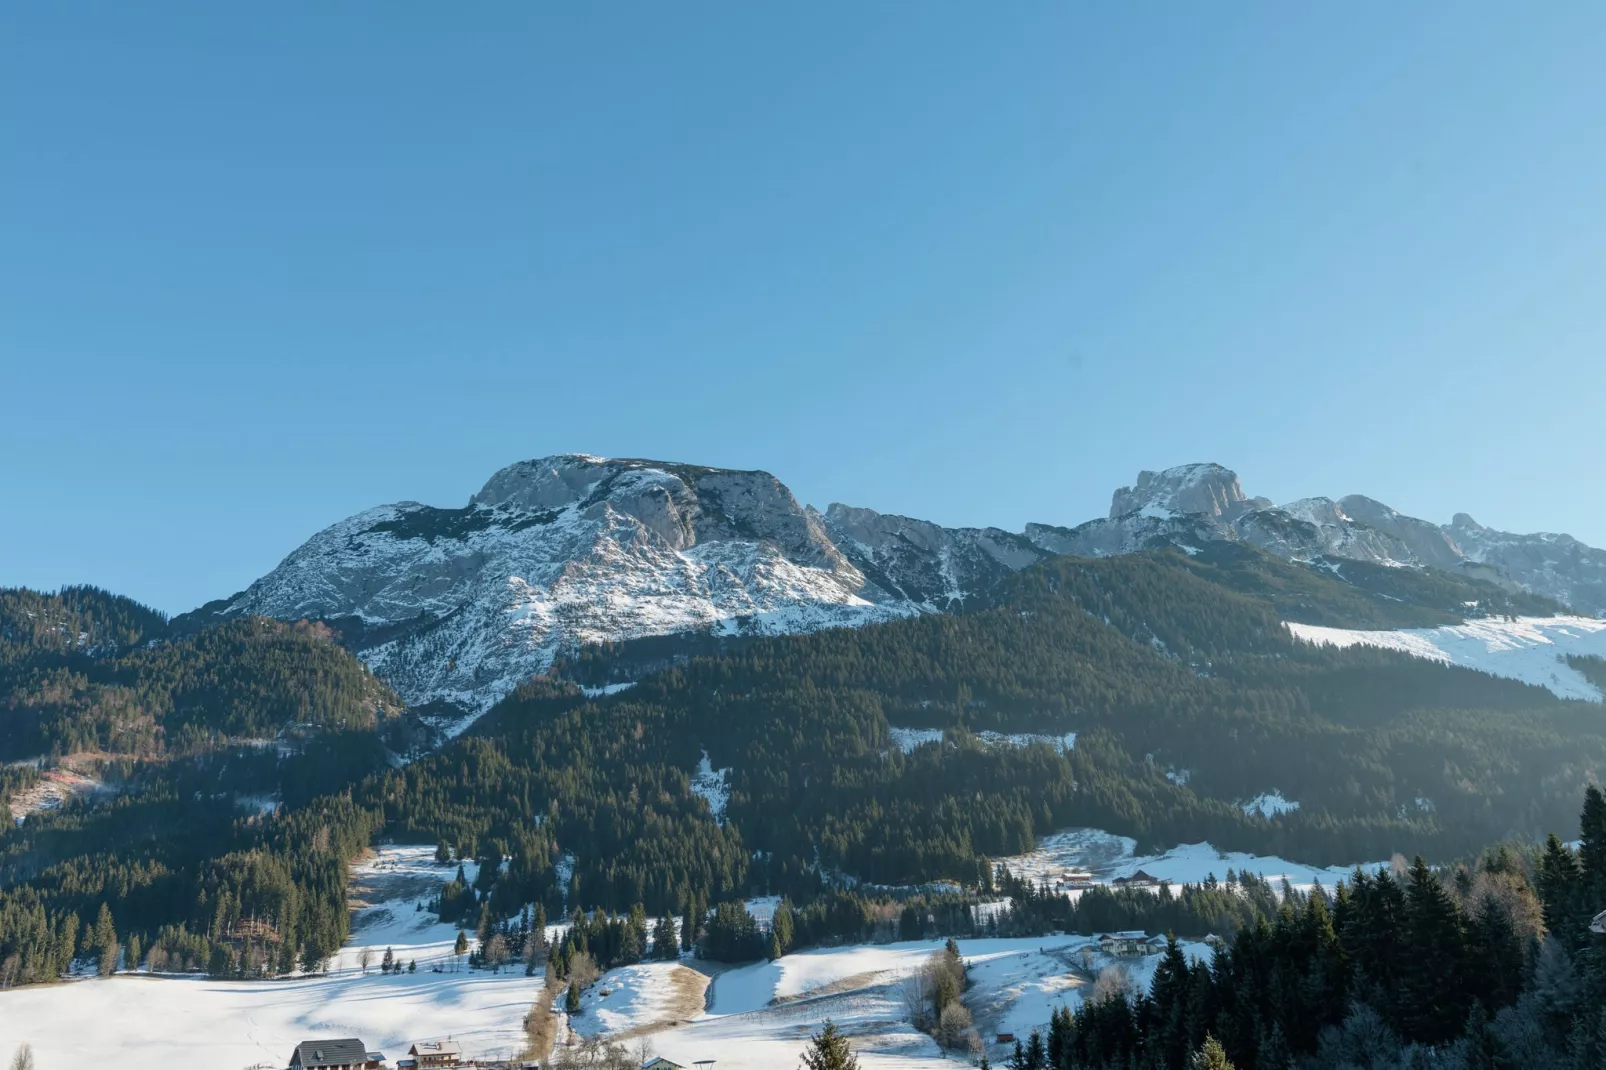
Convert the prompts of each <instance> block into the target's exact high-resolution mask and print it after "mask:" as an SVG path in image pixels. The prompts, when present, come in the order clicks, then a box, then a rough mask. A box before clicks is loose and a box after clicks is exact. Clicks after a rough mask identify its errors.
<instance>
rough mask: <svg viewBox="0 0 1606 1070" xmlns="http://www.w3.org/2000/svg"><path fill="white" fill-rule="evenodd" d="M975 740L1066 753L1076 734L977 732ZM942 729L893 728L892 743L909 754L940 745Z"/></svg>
mask: <svg viewBox="0 0 1606 1070" xmlns="http://www.w3.org/2000/svg"><path fill="white" fill-rule="evenodd" d="M976 738H978V739H980V740H981V741H982V742H983V743H986V744H988V745H989V746H993V747H998V746H1009V747H1025V746H1028V745H1030V744H1032V743H1047V744H1048V745H1049V746H1050V747H1053V748H1055V749H1056V750H1061V751H1068V750H1070V749H1071V748H1072V747H1074V746H1076V733H1075V732H1065V733H1062V734H1060V735H1045V734H1043V733H1038V732H1010V733H1005V732H991V731H987V732H977V733H976ZM941 742H942V729H940V728H893V729H892V743H893V745H894V746H895V747H897V748H898V749H899V750H901V751H903V753H905V754H911V753H913V752H914V750H915V748H916V747H924V746H925V745H926V744H928V743H941Z"/></svg>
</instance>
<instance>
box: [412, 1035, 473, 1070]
mask: <svg viewBox="0 0 1606 1070" xmlns="http://www.w3.org/2000/svg"><path fill="white" fill-rule="evenodd" d="M407 1054H408V1055H409V1056H410V1057H411V1059H412V1065H413V1066H414V1067H416V1068H417V1070H436V1068H437V1067H442V1066H461V1065H462V1064H463V1045H461V1044H459V1043H458V1042H457V1041H455V1040H415V1041H413V1043H412V1046H411V1047H409V1048H408V1049H407Z"/></svg>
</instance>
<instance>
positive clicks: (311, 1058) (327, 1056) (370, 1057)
mask: <svg viewBox="0 0 1606 1070" xmlns="http://www.w3.org/2000/svg"><path fill="white" fill-rule="evenodd" d="M384 1065H385V1057H384V1055H382V1054H381V1053H379V1052H377V1051H369V1050H368V1046H367V1045H366V1044H364V1043H363V1042H362V1041H360V1040H357V1039H355V1038H345V1039H340V1040H303V1041H302V1042H301V1043H300V1044H297V1045H296V1050H295V1053H294V1054H293V1055H291V1056H290V1070H381V1068H382V1067H383V1066H384Z"/></svg>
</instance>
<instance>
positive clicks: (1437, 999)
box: [1400, 855, 1470, 1044]
mask: <svg viewBox="0 0 1606 1070" xmlns="http://www.w3.org/2000/svg"><path fill="white" fill-rule="evenodd" d="M1405 936H1406V943H1407V945H1408V947H1409V950H1410V956H1409V957H1408V958H1407V959H1406V962H1405V970H1404V973H1403V976H1402V977H1401V982H1400V1011H1401V1021H1402V1025H1403V1032H1404V1034H1405V1036H1406V1037H1407V1038H1408V1039H1411V1040H1416V1041H1420V1042H1423V1043H1427V1044H1439V1043H1443V1042H1444V1041H1447V1040H1450V1039H1452V1038H1453V1037H1455V1036H1456V1034H1457V1033H1458V1032H1459V1031H1460V1029H1461V1027H1462V1025H1463V1024H1464V1023H1465V1022H1466V1020H1467V1011H1468V1003H1469V1002H1470V1001H1469V998H1468V996H1467V994H1466V993H1465V992H1464V991H1463V990H1462V989H1461V987H1460V986H1459V985H1458V984H1446V983H1445V979H1446V978H1451V977H1453V978H1461V977H1463V976H1464V973H1463V971H1464V970H1465V968H1466V960H1467V952H1466V932H1465V929H1464V927H1463V922H1462V917H1461V911H1460V910H1459V908H1457V906H1456V905H1455V901H1454V900H1453V899H1451V898H1450V896H1449V893H1447V892H1446V891H1445V890H1444V886H1443V885H1442V884H1440V883H1439V879H1438V877H1437V876H1436V875H1435V874H1434V873H1433V871H1432V870H1430V869H1429V868H1428V865H1427V863H1426V862H1425V861H1423V859H1422V857H1421V856H1420V855H1418V856H1417V858H1416V860H1415V861H1414V862H1412V864H1411V871H1410V878H1409V884H1408V886H1407V888H1406V893H1405Z"/></svg>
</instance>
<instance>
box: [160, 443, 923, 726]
mask: <svg viewBox="0 0 1606 1070" xmlns="http://www.w3.org/2000/svg"><path fill="white" fill-rule="evenodd" d="M873 526H874V525H866V526H865V534H866V537H867V538H868V539H869V540H870V542H869V543H867V544H866V547H867V548H866V549H864V550H862V551H860V550H859V547H858V546H855V547H854V549H855V551H856V554H857V556H858V557H859V558H860V560H862V561H864V562H865V563H866V564H869V563H870V562H872V561H873V560H875V559H876V555H877V553H878V552H879V553H880V554H881V559H883V560H884V561H885V563H886V564H887V566H888V569H890V571H891V573H892V575H895V576H897V577H898V578H897V579H893V578H891V576H889V575H888V573H887V572H882V571H878V572H876V573H875V575H876V576H877V577H878V580H879V582H875V581H871V580H869V579H867V578H866V575H865V572H864V571H863V570H862V569H861V568H860V567H858V566H857V565H856V564H855V563H854V561H853V560H851V559H850V558H849V556H848V555H847V554H844V553H843V551H842V550H841V549H839V548H838V547H837V545H836V544H835V543H834V542H833V541H832V538H831V536H830V535H829V534H828V532H827V530H826V527H827V522H826V520H825V519H824V518H822V517H821V516H820V515H819V514H818V513H817V512H815V511H813V510H809V509H805V508H803V507H802V506H801V505H799V504H798V502H797V499H796V498H794V497H793V496H792V493H791V492H790V491H789V490H787V488H786V487H785V486H784V485H783V484H782V483H781V482H780V481H779V480H778V479H776V478H775V477H774V476H772V475H770V474H769V473H767V472H739V471H731V470H727V469H720V468H706V467H699V466H695V465H683V464H671V463H667V462H661V461H647V460H604V459H602V458H597V457H589V456H584V455H569V456H557V457H546V458H542V459H539V460H533V461H524V462H521V463H518V464H514V465H510V466H509V467H507V468H504V469H502V470H501V471H499V472H497V473H496V474H495V475H493V476H492V477H491V478H490V479H489V480H488V481H486V483H485V486H484V487H483V488H481V489H480V491H479V492H478V493H476V494H475V495H474V496H473V497H472V498H471V499H470V500H469V502H468V504H467V505H466V506H464V507H463V508H461V509H440V508H435V507H433V506H428V505H421V504H419V503H417V502H402V503H400V504H397V505H389V506H382V507H380V508H377V509H370V510H368V511H367V512H364V513H359V514H358V515H356V516H353V517H350V518H348V519H346V520H343V521H341V522H339V523H337V524H335V525H333V526H331V527H329V528H326V529H325V530H323V531H321V532H319V533H318V534H316V535H314V536H313V537H312V538H311V539H309V540H308V541H307V542H306V544H305V545H303V546H301V547H300V548H299V549H297V550H296V551H295V552H293V553H292V554H291V555H290V556H289V557H287V558H285V560H284V561H283V562H282V563H281V564H280V565H279V567H278V568H276V569H274V570H273V571H272V572H270V573H269V574H268V575H266V576H264V577H263V578H262V579H260V580H258V581H257V582H256V583H253V584H252V585H251V586H250V587H249V588H248V589H246V590H245V591H244V592H242V593H240V594H238V595H235V596H234V597H232V598H229V599H224V600H222V601H221V602H214V603H211V604H209V605H208V606H205V607H202V609H201V610H198V611H197V612H196V613H195V614H193V615H191V616H190V617H189V618H188V619H185V620H181V621H179V622H177V623H179V624H180V626H193V625H195V624H202V623H207V622H210V621H215V620H219V619H228V618H231V617H238V616H244V615H261V616H268V617H277V618H281V619H298V618H302V617H308V618H316V619H321V620H325V621H328V622H329V623H331V624H332V625H334V626H335V627H337V628H338V629H339V630H340V632H341V634H342V637H343V639H344V640H345V642H346V643H347V644H348V645H349V646H350V647H351V648H352V649H353V650H355V651H356V652H357V653H359V654H360V656H361V657H362V658H363V659H364V660H365V661H367V662H368V664H369V665H370V666H372V667H373V669H374V671H375V672H376V673H378V674H379V675H380V676H381V677H383V678H384V679H385V680H387V681H388V682H389V683H390V684H391V686H393V687H395V688H396V690H397V691H398V692H399V693H400V694H401V695H402V696H403V697H404V698H405V699H406V700H407V701H408V703H409V704H410V705H413V706H415V707H428V706H430V705H432V704H433V705H435V706H437V707H443V708H445V709H447V710H456V711H459V712H463V711H468V712H477V711H479V710H482V709H484V708H486V707H488V706H489V705H490V704H491V703H493V702H495V701H496V700H497V699H498V698H500V697H501V696H502V695H504V694H506V693H507V692H508V691H510V690H512V688H513V687H514V686H515V685H517V684H518V683H519V681H521V680H524V679H527V678H529V677H530V676H533V675H536V674H538V673H541V672H544V671H545V670H546V669H547V668H548V667H549V666H550V665H551V664H552V662H553V659H554V658H555V657H556V656H557V655H558V654H559V653H560V652H563V651H565V650H570V649H574V648H576V647H578V646H580V645H582V644H585V643H596V642H617V641H620V640H628V639H635V638H641V637H645V636H654V635H666V634H676V633H685V632H694V631H702V632H709V633H713V634H716V635H733V636H734V635H752V634H779V633H789V632H799V631H810V630H813V629H817V628H825V627H839V626H844V625H859V624H865V623H868V622H871V621H878V620H888V619H891V618H893V617H897V616H903V615H908V614H910V613H915V612H920V611H921V610H922V609H926V608H937V605H936V604H935V603H932V604H929V605H928V603H927V596H928V595H929V596H930V597H932V598H937V597H940V596H941V595H942V594H943V593H944V588H942V586H941V580H940V578H939V577H932V578H929V580H928V578H927V577H926V576H925V574H924V573H922V572H921V571H920V569H919V568H917V567H914V566H911V565H909V564H908V563H900V562H898V561H896V560H894V559H893V558H894V557H895V556H896V555H893V554H889V553H887V552H886V550H887V546H888V545H889V544H890V543H891V542H895V541H896V537H895V536H893V535H890V534H887V533H886V531H885V528H886V525H884V524H883V525H880V526H879V527H877V528H876V530H875V532H874V533H872V532H871V531H870V530H869V529H870V527H873ZM871 545H873V546H874V547H875V549H870V548H868V547H870V546H871Z"/></svg>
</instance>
